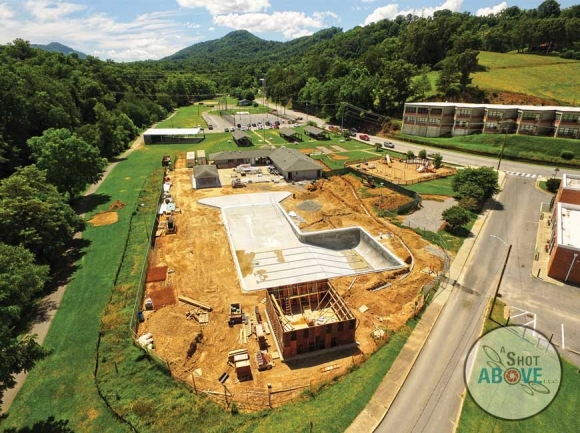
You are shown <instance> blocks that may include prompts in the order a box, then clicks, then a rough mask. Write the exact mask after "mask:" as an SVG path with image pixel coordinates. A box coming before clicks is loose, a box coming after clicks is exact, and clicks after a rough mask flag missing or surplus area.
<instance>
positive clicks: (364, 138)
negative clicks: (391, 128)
mask: <svg viewBox="0 0 580 433" xmlns="http://www.w3.org/2000/svg"><path fill="white" fill-rule="evenodd" d="M358 138H360V139H361V140H364V141H370V139H371V138H370V137H369V136H368V135H366V134H361V135H359V136H358Z"/></svg>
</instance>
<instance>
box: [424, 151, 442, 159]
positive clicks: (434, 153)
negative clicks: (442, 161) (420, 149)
mask: <svg viewBox="0 0 580 433" xmlns="http://www.w3.org/2000/svg"><path fill="white" fill-rule="evenodd" d="M438 153H439V152H429V153H428V154H427V156H428V157H429V158H435V156H437V154H438Z"/></svg>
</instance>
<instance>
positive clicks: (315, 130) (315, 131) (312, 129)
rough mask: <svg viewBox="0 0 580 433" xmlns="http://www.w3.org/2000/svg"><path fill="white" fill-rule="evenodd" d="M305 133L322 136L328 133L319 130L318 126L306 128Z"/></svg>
mask: <svg viewBox="0 0 580 433" xmlns="http://www.w3.org/2000/svg"><path fill="white" fill-rule="evenodd" d="M304 131H306V132H307V133H309V134H312V135H320V134H323V133H324V132H326V131H324V129H320V128H317V127H316V126H310V125H309V126H307V127H306V128H304Z"/></svg>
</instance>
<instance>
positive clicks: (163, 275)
mask: <svg viewBox="0 0 580 433" xmlns="http://www.w3.org/2000/svg"><path fill="white" fill-rule="evenodd" d="M178 162H179V161H178ZM227 171H228V172H231V169H227ZM220 172H221V170H220ZM191 175H192V169H191V168H186V167H185V159H183V167H181V166H180V164H179V163H178V164H176V167H175V169H174V171H171V172H169V173H168V176H167V177H166V178H165V182H164V196H163V197H162V201H161V204H162V206H163V204H165V207H164V208H163V209H160V212H159V223H158V225H157V227H156V228H157V229H156V233H155V241H154V247H153V248H152V250H151V254H150V258H149V268H148V273H147V278H146V281H147V282H146V286H145V290H144V298H143V304H142V306H141V310H142V311H140V312H139V321H140V324H139V328H138V336H139V344H141V346H143V347H144V349H145V350H147V351H149V352H150V353H152V354H154V356H155V358H158V359H161V360H162V363H163V364H164V365H165V366H166V367H167V368H168V369H169V370H170V371H171V374H172V375H173V376H174V377H176V378H178V379H180V380H183V381H184V382H186V383H187V384H188V385H189V386H191V387H192V389H193V390H194V391H195V392H196V393H203V394H205V395H207V396H209V397H212V398H215V399H216V400H217V401H220V402H223V403H224V404H225V405H229V404H231V402H232V401H235V402H237V403H238V405H239V406H240V407H241V408H243V409H246V410H258V409H263V408H265V407H273V406H277V405H280V404H283V403H285V402H287V401H291V400H293V399H296V398H300V393H302V392H303V391H304V390H305V389H306V388H310V389H312V386H313V384H317V383H322V382H325V381H328V380H330V379H331V378H332V377H334V376H340V375H344V374H347V372H348V371H349V370H350V369H351V368H352V366H353V365H357V364H359V363H361V362H364V360H365V359H366V358H367V357H368V356H370V355H371V354H372V353H373V352H374V351H376V350H377V349H378V348H380V347H381V346H382V345H384V344H385V343H386V342H387V341H388V336H389V335H390V333H392V332H396V331H397V330H398V329H399V328H400V327H401V326H404V325H405V323H406V322H407V320H408V319H410V318H412V317H413V316H414V315H416V314H417V313H418V312H419V311H420V309H421V307H422V306H423V302H424V297H423V293H424V290H423V289H424V288H425V287H429V286H430V285H432V283H433V281H434V279H435V278H436V276H437V275H438V274H439V273H440V272H441V271H442V270H443V266H444V254H443V253H442V251H441V250H440V249H438V247H436V246H433V245H430V244H428V243H427V242H426V241H424V240H423V239H422V238H421V237H420V236H419V235H417V234H415V233H414V232H412V231H410V230H406V229H402V228H400V227H397V226H395V225H392V224H390V223H389V222H387V221H386V220H383V219H380V218H377V217H376V216H375V215H374V213H373V209H376V208H379V209H381V208H385V206H386V207H392V208H397V206H400V205H401V204H404V203H406V202H408V200H409V198H408V197H406V196H403V195H400V194H398V193H395V192H394V191H391V190H388V189H386V188H382V189H381V190H380V191H379V190H378V189H372V190H366V189H365V188H364V187H363V184H362V181H361V179H360V178H359V177H356V176H354V175H345V176H335V177H332V178H330V179H319V180H317V181H316V182H303V183H301V182H297V183H295V184H289V183H285V182H276V183H274V182H269V183H266V182H256V183H248V184H247V185H246V187H244V188H234V187H232V186H231V185H230V184H227V183H226V184H224V185H225V186H222V187H218V188H205V189H197V190H195V189H192V183H191ZM221 176H222V174H221V173H220V177H221ZM361 191H364V194H363V193H362V192H361Z"/></svg>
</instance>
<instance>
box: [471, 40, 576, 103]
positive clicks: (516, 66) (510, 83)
mask: <svg viewBox="0 0 580 433" xmlns="http://www.w3.org/2000/svg"><path fill="white" fill-rule="evenodd" d="M478 59H479V64H480V65H481V66H483V67H484V68H485V71H481V72H475V73H474V74H473V84H474V85H476V86H478V87H479V88H481V89H484V90H486V91H488V92H493V91H505V92H512V93H522V94H528V95H533V96H537V97H540V98H547V99H553V100H555V101H557V102H558V103H560V104H562V105H577V104H578V103H579V102H580V80H578V77H579V76H580V62H579V61H577V60H568V59H562V58H560V57H548V56H539V55H532V54H517V53H513V52H512V53H505V54H502V53H491V52H487V51H482V52H480V53H479V58H478Z"/></svg>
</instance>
